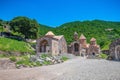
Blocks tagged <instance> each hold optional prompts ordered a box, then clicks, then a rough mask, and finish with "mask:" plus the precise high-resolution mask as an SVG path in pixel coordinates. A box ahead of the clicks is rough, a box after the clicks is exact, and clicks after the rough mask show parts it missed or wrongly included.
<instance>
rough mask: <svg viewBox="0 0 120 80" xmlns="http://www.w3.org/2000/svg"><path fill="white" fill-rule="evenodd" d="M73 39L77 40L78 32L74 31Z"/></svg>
mask: <svg viewBox="0 0 120 80" xmlns="http://www.w3.org/2000/svg"><path fill="white" fill-rule="evenodd" d="M74 40H75V41H77V40H78V33H77V32H74Z"/></svg>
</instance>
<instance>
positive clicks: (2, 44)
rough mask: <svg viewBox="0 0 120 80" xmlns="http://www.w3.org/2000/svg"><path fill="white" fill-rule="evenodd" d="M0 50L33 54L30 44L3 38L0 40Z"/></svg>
mask: <svg viewBox="0 0 120 80" xmlns="http://www.w3.org/2000/svg"><path fill="white" fill-rule="evenodd" d="M0 50H2V51H15V52H33V50H32V48H31V46H30V45H29V44H28V43H26V42H23V41H17V40H13V39H8V38H3V37H1V38H0Z"/></svg>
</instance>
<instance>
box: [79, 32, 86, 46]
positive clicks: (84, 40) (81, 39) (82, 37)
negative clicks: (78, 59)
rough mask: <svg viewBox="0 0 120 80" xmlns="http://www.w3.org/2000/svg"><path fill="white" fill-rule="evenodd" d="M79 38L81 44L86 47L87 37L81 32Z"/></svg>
mask: <svg viewBox="0 0 120 80" xmlns="http://www.w3.org/2000/svg"><path fill="white" fill-rule="evenodd" d="M79 39H80V44H81V45H83V47H85V45H86V37H85V36H84V35H83V34H81V36H80V38H79Z"/></svg>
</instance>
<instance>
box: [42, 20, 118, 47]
mask: <svg viewBox="0 0 120 80" xmlns="http://www.w3.org/2000/svg"><path fill="white" fill-rule="evenodd" d="M44 28H45V32H47V31H49V30H51V31H53V32H54V33H55V34H56V35H64V36H65V39H66V40H67V43H68V44H70V43H71V42H72V41H73V40H74V39H73V35H74V32H75V31H76V32H77V33H78V35H79V36H80V35H81V34H82V33H83V34H84V35H85V36H86V38H87V42H89V41H90V39H91V38H92V37H94V38H96V39H97V43H98V44H100V46H101V48H102V49H108V45H109V44H110V43H111V41H113V40H114V39H116V38H119V37H120V22H110V21H102V20H93V21H83V22H80V21H75V22H69V23H65V24H63V25H61V26H59V27H56V28H53V29H51V28H50V29H49V28H48V27H44ZM41 30H44V29H41ZM43 32H44V31H42V32H41V33H40V34H41V35H43ZM44 34H45V33H44Z"/></svg>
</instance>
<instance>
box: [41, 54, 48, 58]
mask: <svg viewBox="0 0 120 80" xmlns="http://www.w3.org/2000/svg"><path fill="white" fill-rule="evenodd" d="M40 56H41V57H42V58H46V57H48V56H49V55H48V54H41V55H40Z"/></svg>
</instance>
